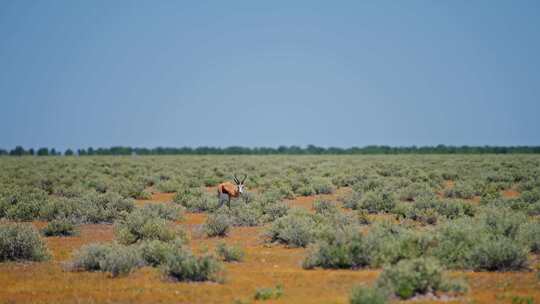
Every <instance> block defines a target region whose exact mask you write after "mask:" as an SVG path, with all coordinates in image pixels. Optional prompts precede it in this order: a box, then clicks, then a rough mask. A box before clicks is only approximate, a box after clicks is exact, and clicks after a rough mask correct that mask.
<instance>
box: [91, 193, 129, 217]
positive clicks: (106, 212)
mask: <svg viewBox="0 0 540 304" xmlns="http://www.w3.org/2000/svg"><path fill="white" fill-rule="evenodd" d="M81 200H82V202H81V205H82V206H84V207H83V208H82V216H83V217H84V219H85V222H90V223H100V222H106V223H112V222H113V221H114V220H117V219H122V218H124V217H125V216H126V215H127V214H128V213H130V212H131V211H133V210H134V209H135V204H134V202H133V199H125V198H123V197H122V196H121V195H119V194H118V193H114V192H107V193H104V194H99V193H95V192H91V193H88V194H86V195H85V196H84V197H82V198H81Z"/></svg>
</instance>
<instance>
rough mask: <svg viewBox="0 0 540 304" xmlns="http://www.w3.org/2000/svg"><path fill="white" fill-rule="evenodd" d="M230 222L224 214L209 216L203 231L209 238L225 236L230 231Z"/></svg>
mask: <svg viewBox="0 0 540 304" xmlns="http://www.w3.org/2000/svg"><path fill="white" fill-rule="evenodd" d="M231 225H232V221H231V219H230V218H229V216H228V215H227V214H225V213H214V214H210V215H209V216H208V218H207V219H206V222H205V223H204V226H203V229H204V231H205V232H206V235H207V236H209V237H214V236H225V235H227V233H228V232H229V230H230V229H231Z"/></svg>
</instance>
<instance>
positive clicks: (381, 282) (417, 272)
mask: <svg viewBox="0 0 540 304" xmlns="http://www.w3.org/2000/svg"><path fill="white" fill-rule="evenodd" d="M442 274H443V273H442V268H441V266H440V265H439V263H438V262H437V261H436V260H435V259H432V258H417V259H412V260H403V261H400V262H399V263H397V264H396V265H393V266H387V267H385V268H384V269H383V272H382V273H381V274H380V276H379V278H378V279H377V282H376V287H377V288H380V289H383V290H387V291H389V292H390V293H391V294H394V295H396V296H398V297H399V298H401V299H410V298H412V297H413V296H414V295H416V294H426V293H428V292H434V291H438V290H441V289H442V287H443V276H442Z"/></svg>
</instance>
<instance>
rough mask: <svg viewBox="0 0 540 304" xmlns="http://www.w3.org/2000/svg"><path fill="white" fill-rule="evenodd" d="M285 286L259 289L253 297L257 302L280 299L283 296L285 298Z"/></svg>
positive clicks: (279, 285)
mask: <svg viewBox="0 0 540 304" xmlns="http://www.w3.org/2000/svg"><path fill="white" fill-rule="evenodd" d="M283 292H284V290H283V285H281V284H278V285H277V286H276V287H275V288H271V287H264V288H257V290H256V291H255V295H254V296H253V299H255V300H257V301H264V300H270V299H279V298H281V296H283Z"/></svg>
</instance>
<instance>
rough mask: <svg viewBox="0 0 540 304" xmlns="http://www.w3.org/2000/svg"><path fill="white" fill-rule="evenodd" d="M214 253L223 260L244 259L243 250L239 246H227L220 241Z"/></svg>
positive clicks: (234, 260)
mask: <svg viewBox="0 0 540 304" xmlns="http://www.w3.org/2000/svg"><path fill="white" fill-rule="evenodd" d="M216 254H217V255H218V256H219V257H220V258H221V259H223V260H224V261H225V262H240V261H242V260H243V259H244V255H245V253H244V250H242V248H241V247H239V246H227V244H225V242H220V243H219V244H218V245H217V247H216Z"/></svg>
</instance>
